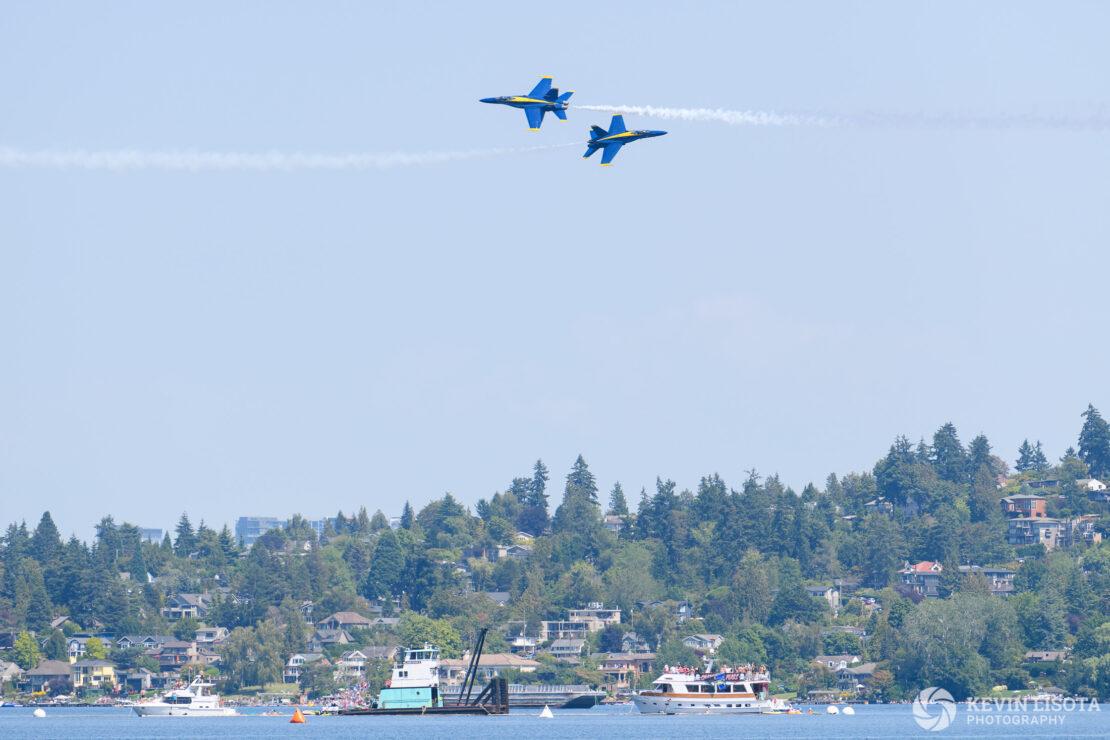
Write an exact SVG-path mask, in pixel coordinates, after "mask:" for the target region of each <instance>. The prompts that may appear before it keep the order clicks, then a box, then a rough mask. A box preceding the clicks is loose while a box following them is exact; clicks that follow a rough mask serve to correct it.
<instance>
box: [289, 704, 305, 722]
mask: <svg viewBox="0 0 1110 740" xmlns="http://www.w3.org/2000/svg"><path fill="white" fill-rule="evenodd" d="M304 722H305V720H304V715H303V714H301V708H300V707H297V711H295V712H293V719H291V720H289V723H290V724H296V725H303V724H304Z"/></svg>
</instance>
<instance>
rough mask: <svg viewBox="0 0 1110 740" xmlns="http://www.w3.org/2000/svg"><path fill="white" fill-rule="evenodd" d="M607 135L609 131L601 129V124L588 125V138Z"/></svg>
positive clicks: (598, 137)
mask: <svg viewBox="0 0 1110 740" xmlns="http://www.w3.org/2000/svg"><path fill="white" fill-rule="evenodd" d="M608 135H609V132H608V131H606V130H605V129H603V128H602V127H601V126H590V138H591V139H600V138H601V137H602V136H608Z"/></svg>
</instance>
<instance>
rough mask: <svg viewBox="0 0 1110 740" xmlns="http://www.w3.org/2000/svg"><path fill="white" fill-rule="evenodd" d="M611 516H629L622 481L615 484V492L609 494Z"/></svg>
mask: <svg viewBox="0 0 1110 740" xmlns="http://www.w3.org/2000/svg"><path fill="white" fill-rule="evenodd" d="M609 514H610V515H611V516H628V502H627V501H626V500H625V498H624V489H622V488H621V482H620V481H617V482H616V483H614V484H613V490H612V491H610V492H609Z"/></svg>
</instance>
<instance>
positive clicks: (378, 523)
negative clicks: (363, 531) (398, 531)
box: [370, 509, 389, 532]
mask: <svg viewBox="0 0 1110 740" xmlns="http://www.w3.org/2000/svg"><path fill="white" fill-rule="evenodd" d="M383 529H389V520H388V519H386V518H385V514H383V513H382V510H381V509H378V510H377V511H375V512H374V516H373V518H371V519H370V531H371V532H381V531H382V530H383Z"/></svg>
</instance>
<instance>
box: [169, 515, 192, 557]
mask: <svg viewBox="0 0 1110 740" xmlns="http://www.w3.org/2000/svg"><path fill="white" fill-rule="evenodd" d="M175 531H176V532H177V538H176V540H175V542H174V553H175V554H176V555H177V557H179V558H187V557H189V553H191V552H193V551H194V550H196V547H197V538H196V534H195V533H194V532H193V525H192V524H191V523H190V522H189V515H188V514H186V513H185V512H182V513H181V518H180V519H179V520H177V529H176V530H175Z"/></svg>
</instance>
